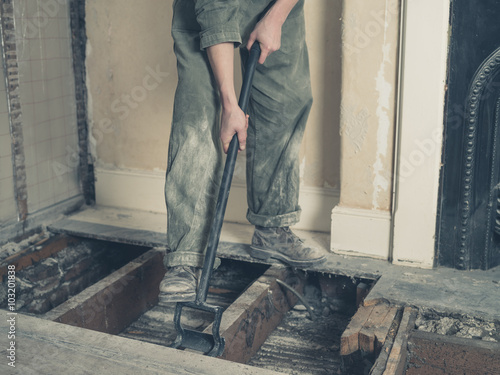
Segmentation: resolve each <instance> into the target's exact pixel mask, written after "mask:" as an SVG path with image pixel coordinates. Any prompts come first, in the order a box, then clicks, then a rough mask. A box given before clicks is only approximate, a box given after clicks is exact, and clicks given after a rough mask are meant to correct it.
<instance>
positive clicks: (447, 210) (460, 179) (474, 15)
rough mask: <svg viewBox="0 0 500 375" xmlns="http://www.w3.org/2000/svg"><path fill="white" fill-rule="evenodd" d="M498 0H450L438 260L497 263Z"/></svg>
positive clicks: (468, 265) (463, 265)
mask: <svg viewBox="0 0 500 375" xmlns="http://www.w3.org/2000/svg"><path fill="white" fill-rule="evenodd" d="M499 17H500V1H498V0H483V1H481V2H470V1H468V0H453V1H452V18H451V31H452V33H451V35H452V36H451V42H450V43H451V47H450V55H449V66H448V69H449V72H448V92H447V98H446V100H447V104H446V111H445V115H446V120H445V133H444V135H445V143H444V149H443V170H442V176H441V177H442V178H441V189H440V190H441V191H440V200H439V206H438V208H439V219H438V231H437V233H438V236H437V239H436V245H437V254H438V262H439V264H440V265H442V266H447V267H454V268H457V269H462V270H468V269H475V268H481V269H489V268H491V267H495V266H497V265H499V264H500V150H499V149H498V148H499V142H500V134H499V132H500V129H499V126H500V23H499V22H498V19H500V18H499Z"/></svg>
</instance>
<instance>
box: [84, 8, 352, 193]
mask: <svg viewBox="0 0 500 375" xmlns="http://www.w3.org/2000/svg"><path fill="white" fill-rule="evenodd" d="M312 3H313V4H312ZM341 8H342V5H341V1H340V0H334V1H332V0H315V1H314V2H310V1H309V2H306V17H307V20H306V22H307V25H308V29H307V40H308V44H309V49H310V61H311V71H312V86H313V90H314V93H313V94H314V98H315V99H314V100H315V102H314V107H313V110H312V113H311V117H310V121H309V123H308V129H307V131H306V134H305V138H304V142H303V146H302V150H301V165H302V167H303V170H302V183H303V185H304V186H309V187H314V188H326V189H328V190H334V189H338V187H339V164H340V162H339V158H340V157H339V107H340V61H341V60H340V21H339V19H340V14H341ZM86 12H87V14H86V22H87V34H88V48H87V53H88V56H87V79H88V81H87V83H88V93H89V119H90V121H91V126H92V134H93V137H94V140H93V145H94V146H95V151H94V155H95V157H96V161H97V166H98V167H101V168H105V169H137V170H145V171H155V170H156V171H163V170H164V169H165V167H166V155H167V147H168V136H169V130H170V121H171V117H172V103H173V96H174V90H175V87H176V81H177V77H176V65H175V57H174V55H173V52H172V40H171V37H170V25H171V18H172V1H171V0H169V1H165V0H146V1H141V2H137V1H134V0H107V1H99V0H87V9H86ZM242 162H244V160H243V158H241V160H240V161H239V164H240V165H241V164H242ZM243 171H244V169H243V168H237V170H236V177H237V178H236V182H242V181H241V179H242V178H243V176H244V173H243Z"/></svg>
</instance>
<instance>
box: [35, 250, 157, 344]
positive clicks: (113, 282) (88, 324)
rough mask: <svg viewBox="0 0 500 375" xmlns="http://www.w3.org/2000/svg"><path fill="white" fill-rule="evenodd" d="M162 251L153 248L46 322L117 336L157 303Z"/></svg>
mask: <svg viewBox="0 0 500 375" xmlns="http://www.w3.org/2000/svg"><path fill="white" fill-rule="evenodd" d="M162 259H163V252H162V251H160V250H156V249H152V250H149V251H148V252H146V253H145V254H143V255H141V256H139V257H138V258H137V259H135V260H133V261H131V262H130V263H128V264H126V265H125V266H124V267H122V268H120V269H119V270H117V271H115V272H114V273H112V274H111V275H109V276H107V277H105V278H104V279H102V280H101V281H99V282H97V283H96V284H94V285H92V286H90V287H88V288H87V289H85V290H84V291H83V292H81V293H80V294H78V295H76V296H75V297H73V298H71V299H69V300H68V301H66V302H64V303H63V304H61V305H59V306H57V307H56V308H54V309H52V310H51V311H49V312H48V313H47V314H45V315H44V318H45V319H48V320H52V321H55V322H59V323H65V324H69V325H72V326H77V327H82V328H88V329H92V330H96V331H100V332H106V333H111V334H117V333H119V332H121V331H122V330H123V329H124V328H125V327H126V326H128V325H129V324H130V323H132V322H133V321H134V320H136V319H137V318H138V317H139V316H140V315H141V314H142V313H143V312H144V311H146V310H147V309H149V308H150V307H151V306H153V305H154V304H155V303H156V302H157V298H158V292H159V290H158V285H159V283H160V281H161V279H162V278H163V275H164V274H165V269H164V267H163V262H162Z"/></svg>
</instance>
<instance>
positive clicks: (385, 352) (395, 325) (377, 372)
mask: <svg viewBox="0 0 500 375" xmlns="http://www.w3.org/2000/svg"><path fill="white" fill-rule="evenodd" d="M402 316H403V311H402V310H401V309H398V310H397V312H396V316H395V318H394V320H393V321H392V324H391V327H390V329H389V333H388V335H387V337H386V339H385V342H384V345H383V346H382V348H381V349H380V352H379V354H378V356H377V359H376V360H375V364H374V365H373V366H372V368H371V369H370V375H383V373H384V371H385V367H386V365H387V360H388V359H389V355H390V354H391V349H392V345H393V344H394V339H395V338H396V334H397V333H398V329H399V325H400V323H401V318H402Z"/></svg>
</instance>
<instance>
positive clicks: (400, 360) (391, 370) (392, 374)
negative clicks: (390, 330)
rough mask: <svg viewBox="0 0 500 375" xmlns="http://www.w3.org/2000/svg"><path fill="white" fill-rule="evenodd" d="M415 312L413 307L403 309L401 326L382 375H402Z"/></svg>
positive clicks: (413, 326) (415, 315)
mask: <svg viewBox="0 0 500 375" xmlns="http://www.w3.org/2000/svg"><path fill="white" fill-rule="evenodd" d="M417 312H418V311H417V309H415V308H413V307H405V309H404V310H403V317H402V318H401V324H400V325H399V329H398V333H397V335H396V338H395V339H394V344H393V345H392V349H391V353H390V354H389V359H388V360H387V365H386V367H385V371H384V375H402V374H403V373H404V368H405V366H406V358H407V355H408V350H407V344H408V335H409V333H410V331H411V330H413V329H414V328H415V320H416V318H417Z"/></svg>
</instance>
